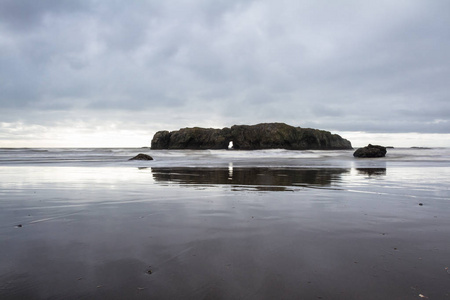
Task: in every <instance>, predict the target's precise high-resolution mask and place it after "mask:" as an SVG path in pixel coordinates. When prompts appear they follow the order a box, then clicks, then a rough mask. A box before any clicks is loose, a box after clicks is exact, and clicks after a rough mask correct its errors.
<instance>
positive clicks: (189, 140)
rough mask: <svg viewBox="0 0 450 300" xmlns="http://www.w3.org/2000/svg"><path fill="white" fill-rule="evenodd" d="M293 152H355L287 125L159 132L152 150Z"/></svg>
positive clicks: (329, 137)
mask: <svg viewBox="0 0 450 300" xmlns="http://www.w3.org/2000/svg"><path fill="white" fill-rule="evenodd" d="M231 141H232V142H233V148H234V149H240V150H257V149H289V150H307V149H317V150H337V149H352V145H351V143H350V142H349V141H348V140H346V139H343V138H342V137H340V136H339V135H337V134H331V133H330V132H328V131H323V130H318V129H311V128H300V127H293V126H289V125H287V124H284V123H263V124H257V125H252V126H249V125H234V126H232V127H231V128H227V127H225V128H223V129H213V128H199V127H194V128H183V129H180V130H177V131H171V132H169V131H159V132H157V133H156V134H155V135H154V136H153V139H152V145H151V149H227V147H228V145H229V143H230V142H231Z"/></svg>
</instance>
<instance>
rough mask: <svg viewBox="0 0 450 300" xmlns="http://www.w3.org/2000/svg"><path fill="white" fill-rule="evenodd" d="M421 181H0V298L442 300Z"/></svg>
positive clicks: (445, 226)
mask: <svg viewBox="0 0 450 300" xmlns="http://www.w3.org/2000/svg"><path fill="white" fill-rule="evenodd" d="M230 171H232V174H230ZM414 172H416V173H417V176H416V177H414ZM426 172H430V174H431V172H434V173H435V172H436V170H426V168H423V170H422V169H421V170H415V169H412V168H410V169H408V170H406V169H403V170H402V169H398V170H390V169H388V170H386V169H383V170H379V169H378V170H376V169H374V170H364V169H361V170H356V169H322V170H320V169H318V170H271V169H243V170H236V169H233V170H228V169H205V170H200V169H176V170H175V169H154V170H151V169H142V170H137V169H134V168H133V169H127V168H115V169H114V168H81V167H75V168H58V167H56V168H44V167H42V168H41V167H35V168H20V167H19V168H0V178H1V180H2V181H1V182H2V184H1V187H2V189H1V191H0V196H1V200H0V203H1V212H0V241H1V246H0V299H426V298H424V297H428V298H429V299H450V270H449V269H447V268H450V238H449V237H450V218H449V215H450V214H449V213H450V205H449V204H450V202H449V199H448V189H447V190H445V188H439V185H438V186H437V187H435V188H430V189H429V190H424V188H423V186H428V185H427V184H426V182H425V183H423V182H422V183H423V186H421V187H420V188H417V190H414V189H413V188H411V187H412V186H414V184H412V183H411V180H409V181H407V182H406V181H405V182H404V184H403V185H401V182H402V178H405V177H408V176H409V177H408V178H409V179H411V178H412V179H414V180H417V183H418V178H421V177H420V176H423V174H424V173H426ZM403 173H405V174H403ZM435 174H436V173H435ZM435 176H436V175H435ZM239 178H242V179H239ZM424 178H426V176H424ZM229 181H230V182H229ZM419 203H422V204H423V205H419ZM19 225H21V227H19ZM422 296H423V297H422Z"/></svg>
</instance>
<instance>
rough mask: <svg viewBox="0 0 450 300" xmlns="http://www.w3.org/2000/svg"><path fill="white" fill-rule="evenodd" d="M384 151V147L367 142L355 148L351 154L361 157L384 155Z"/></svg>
mask: <svg viewBox="0 0 450 300" xmlns="http://www.w3.org/2000/svg"><path fill="white" fill-rule="evenodd" d="M386 152H387V151H386V147H383V146H379V145H371V144H369V145H367V146H366V147H363V148H359V149H357V150H356V151H355V153H353V156H354V157H362V158H371V157H372V158H373V157H385V156H386Z"/></svg>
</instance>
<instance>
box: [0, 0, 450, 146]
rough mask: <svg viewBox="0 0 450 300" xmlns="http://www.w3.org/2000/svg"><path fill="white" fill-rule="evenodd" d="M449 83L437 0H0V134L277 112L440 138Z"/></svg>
mask: <svg viewBox="0 0 450 300" xmlns="http://www.w3.org/2000/svg"><path fill="white" fill-rule="evenodd" d="M449 88H450V1H447V0H434V1H423V0H407V1H406V0H405V1H402V0H396V1H392V0H386V1H383V0H380V1H359V0H357V1H356V0H355V1H345V0H342V1H328V0H326V1H325V0H314V1H313V0H309V1H304V0H277V1H264V0H258V1H250V0H248V1H247V0H211V1H207V0H185V1H182V0H180V1H170V0H168V1H159V0H158V1H129V0H128V1H122V0H104V1H103V0H95V1H94V0H92V1H87V0H86V1H76V0H40V1H36V0H20V1H19V0H0V110H1V115H0V147H22V146H28V147H32V146H36V147H45V146H79V147H83V146H84V147H86V146H149V144H150V140H151V138H152V136H153V134H154V133H155V132H156V131H158V130H163V129H168V130H175V129H178V128H181V127H192V126H202V127H217V128H221V127H224V126H227V127H229V126H231V125H233V124H256V123H261V122H275V121H277V122H284V123H287V124H290V125H294V126H301V127H312V128H319V129H324V130H329V131H332V132H336V133H339V134H341V135H342V136H343V137H346V138H348V139H350V140H351V141H352V142H353V144H355V141H354V140H353V139H357V141H356V144H358V143H365V142H366V140H367V139H372V140H368V142H373V141H376V142H378V141H379V142H380V143H383V141H385V144H386V143H389V144H392V142H390V141H391V140H392V141H393V142H397V143H399V144H401V143H403V144H404V145H409V146H414V145H423V144H424V143H425V142H426V143H431V144H432V145H431V146H450V134H449V133H450V92H449ZM416 133H417V134H416ZM364 137H365V138H364ZM383 139H385V140H383ZM405 141H408V142H405Z"/></svg>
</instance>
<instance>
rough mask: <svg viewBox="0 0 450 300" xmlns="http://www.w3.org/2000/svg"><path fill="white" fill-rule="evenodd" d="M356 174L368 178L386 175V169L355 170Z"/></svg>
mask: <svg viewBox="0 0 450 300" xmlns="http://www.w3.org/2000/svg"><path fill="white" fill-rule="evenodd" d="M356 171H358V174H361V175H369V176H382V175H386V168H357V169H356Z"/></svg>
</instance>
